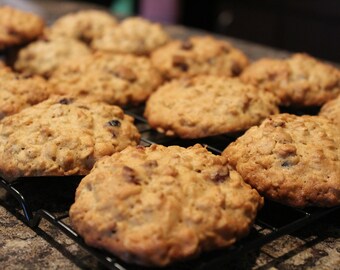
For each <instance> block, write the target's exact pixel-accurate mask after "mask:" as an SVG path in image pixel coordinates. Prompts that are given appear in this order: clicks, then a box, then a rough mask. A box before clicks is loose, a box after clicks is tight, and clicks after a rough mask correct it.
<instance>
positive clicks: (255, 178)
mask: <svg viewBox="0 0 340 270" xmlns="http://www.w3.org/2000/svg"><path fill="white" fill-rule="evenodd" d="M339 134H340V129H339V127H338V126H335V125H334V124H333V123H332V122H331V121H329V120H328V119H325V118H323V117H320V116H295V115H290V114H280V115H276V116H272V117H270V118H269V119H267V120H265V121H263V123H262V124H261V125H260V126H259V127H253V128H251V129H249V130H248V131H247V132H246V133H245V134H244V135H243V136H241V137H240V138H238V139H237V140H236V141H235V142H234V143H232V144H230V145H229V146H228V147H227V148H226V149H225V151H224V152H223V155H224V156H226V157H227V158H228V160H229V162H230V163H231V164H232V165H233V166H234V167H235V168H236V170H237V171H238V172H239V173H240V174H241V175H242V177H243V178H244V180H245V181H246V182H247V183H249V184H250V185H251V186H252V187H254V188H256V189H257V190H258V191H259V192H260V194H262V195H264V196H265V197H267V198H270V199H272V200H275V201H279V202H281V203H284V204H288V205H291V206H296V207H305V206H323V207H324V206H327V207H328V206H334V205H339V204H340V135H339Z"/></svg>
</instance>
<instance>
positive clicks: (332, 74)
mask: <svg viewBox="0 0 340 270" xmlns="http://www.w3.org/2000/svg"><path fill="white" fill-rule="evenodd" d="M241 79H242V80H243V81H244V82H246V83H251V84H254V85H255V86H257V87H263V88H265V89H267V90H269V91H271V92H273V93H275V94H276V95H277V96H278V97H279V98H280V100H281V104H282V105H286V106H288V105H294V106H320V105H322V104H324V103H325V102H327V101H329V100H331V99H333V98H335V97H336V96H337V95H339V94H340V70H338V69H337V68H335V67H332V66H331V65H328V64H326V63H322V62H320V61H318V60H317V59H315V58H313V57H311V56H309V55H307V54H294V55H292V56H291V57H289V58H287V59H282V60H279V59H261V60H259V61H257V62H255V63H253V64H252V65H250V66H249V67H248V68H247V69H245V71H244V72H243V73H242V75H241Z"/></svg>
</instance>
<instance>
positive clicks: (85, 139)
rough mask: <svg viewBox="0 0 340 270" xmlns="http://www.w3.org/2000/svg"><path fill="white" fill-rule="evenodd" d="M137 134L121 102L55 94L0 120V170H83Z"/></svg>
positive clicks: (9, 175) (8, 173)
mask: <svg viewBox="0 0 340 270" xmlns="http://www.w3.org/2000/svg"><path fill="white" fill-rule="evenodd" d="M139 137H140V135H139V133H138V131H137V129H136V127H135V126H134V125H133V119H132V118H131V117H130V116H127V115H125V114H124V112H123V111H122V110H121V109H120V108H119V107H116V106H110V105H107V104H105V103H86V102H82V101H77V100H75V99H71V98H67V97H58V96H56V97H52V98H50V99H48V100H46V101H44V102H42V103H40V104H38V105H35V106H33V107H30V108H27V109H24V110H22V111H21V112H19V113H17V114H15V115H12V116H8V117H6V118H4V119H3V120H2V121H1V122H0V175H1V176H2V177H4V178H5V179H9V180H11V179H16V178H18V177H22V176H47V175H52V176H54V175H55V176H59V175H60V176H62V175H75V174H76V175H84V174H87V173H88V172H89V171H90V170H91V168H92V166H93V164H94V162H95V161H96V160H98V159H99V158H101V157H103V156H106V155H111V154H112V153H114V152H117V151H121V150H123V149H124V148H125V147H127V146H128V145H136V144H137V143H138V141H139Z"/></svg>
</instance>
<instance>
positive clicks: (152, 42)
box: [92, 17, 169, 55]
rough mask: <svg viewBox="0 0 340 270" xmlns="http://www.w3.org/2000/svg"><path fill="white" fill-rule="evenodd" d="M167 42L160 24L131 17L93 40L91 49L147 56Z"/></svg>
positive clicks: (165, 34) (167, 38) (166, 36)
mask: <svg viewBox="0 0 340 270" xmlns="http://www.w3.org/2000/svg"><path fill="white" fill-rule="evenodd" d="M168 40H169V36H168V35H167V33H166V32H165V31H164V30H163V28H162V26H161V25H160V24H158V23H152V22H150V21H148V20H146V19H143V18H139V17H133V18H128V19H125V20H123V21H122V22H121V23H120V24H119V26H118V27H116V28H114V29H111V30H108V31H106V32H105V33H104V34H103V35H102V36H101V37H99V38H97V39H94V40H93V42H92V47H93V48H94V49H95V50H100V51H106V52H114V53H129V54H137V55H148V54H150V53H151V52H152V51H153V50H155V49H156V48H158V47H159V46H161V45H163V44H165V43H166V42H167V41H168Z"/></svg>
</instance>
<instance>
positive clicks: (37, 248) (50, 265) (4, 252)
mask: <svg viewBox="0 0 340 270" xmlns="http://www.w3.org/2000/svg"><path fill="white" fill-rule="evenodd" d="M5 2H7V3H8V2H12V1H3V0H2V1H1V0H0V4H3V3H5ZM14 2H16V1H14ZM23 2H24V1H18V3H19V4H20V3H23ZM33 2H36V3H37V4H38V7H40V9H39V10H40V11H41V14H42V15H43V16H45V17H47V19H51V18H52V17H53V16H54V17H53V19H55V17H56V16H57V15H56V12H55V10H58V15H60V14H62V13H65V12H67V11H71V10H75V9H76V8H77V7H79V5H80V4H79V3H69V4H67V5H63V8H59V5H58V8H55V3H56V1H33ZM47 2H50V3H49V4H47ZM53 2H54V3H53ZM11 4H12V3H11ZM36 7H37V6H36ZM167 29H168V31H169V32H170V33H171V34H172V36H174V37H179V38H185V37H186V36H188V35H192V34H198V33H202V32H201V31H196V30H192V29H190V30H188V29H186V28H182V27H177V26H171V27H168V28H167ZM228 39H229V40H230V41H231V42H232V43H233V44H234V45H236V46H237V47H239V48H240V49H242V50H243V51H245V52H246V54H247V55H248V56H249V58H250V59H252V60H254V59H257V58H260V57H283V56H285V55H287V52H283V51H278V50H274V49H272V48H268V47H264V46H260V45H255V44H252V43H248V42H245V41H240V40H237V39H232V38H228ZM53 189H54V187H50V190H53ZM62 194H65V192H62ZM34 196H35V197H39V202H40V203H41V201H43V202H48V201H52V200H54V199H56V200H57V201H58V200H59V201H66V203H65V205H62V206H61V207H60V205H58V207H55V203H53V204H52V205H50V204H47V205H44V203H43V205H41V204H40V205H39V206H34V205H33V209H34V208H39V207H44V208H48V210H50V211H52V212H54V213H55V211H57V214H60V213H59V212H66V211H67V207H68V206H67V205H68V204H69V202H70V200H72V198H69V197H68V198H64V197H63V196H61V197H60V196H59V197H58V196H57V198H54V197H53V196H54V195H51V194H49V193H46V192H45V191H44V190H40V189H39V188H38V189H37V190H35V193H34ZM20 214H21V211H20V208H19V207H18V205H17V204H16V202H15V200H14V199H13V197H12V196H8V195H6V194H5V192H4V190H3V189H1V187H0V269H105V268H104V267H103V266H102V265H100V264H99V263H98V262H97V261H96V259H95V258H93V257H92V256H91V255H90V254H88V253H87V252H86V251H84V250H82V249H81V248H80V247H79V246H78V244H76V243H74V242H73V241H72V240H71V239H69V238H68V237H66V236H65V235H63V234H62V233H61V232H60V231H58V230H57V229H56V228H54V227H53V226H52V225H50V224H49V223H48V222H46V221H44V220H42V222H41V223H40V225H39V227H37V228H34V229H31V228H30V227H28V226H26V225H25V224H24V223H23V221H22V216H21V215H20ZM339 217H340V210H337V211H335V212H333V213H332V214H330V215H328V216H327V217H324V218H322V219H320V220H318V221H316V222H314V223H312V224H310V225H308V226H306V227H304V228H303V229H300V230H299V231H297V232H294V233H293V234H290V235H285V236H282V237H280V238H278V239H277V240H275V241H273V242H271V243H269V244H266V245H264V246H263V247H262V248H261V249H256V250H253V251H251V252H249V253H246V254H244V255H240V256H237V257H235V258H233V260H230V262H229V263H228V265H226V266H225V267H224V268H223V269H324V270H333V269H334V270H340V218H339Z"/></svg>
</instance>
